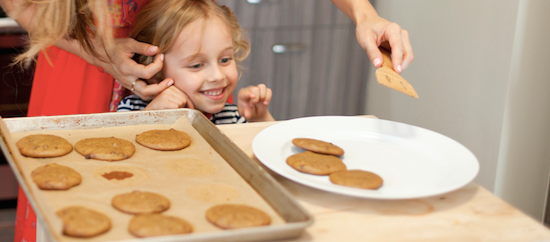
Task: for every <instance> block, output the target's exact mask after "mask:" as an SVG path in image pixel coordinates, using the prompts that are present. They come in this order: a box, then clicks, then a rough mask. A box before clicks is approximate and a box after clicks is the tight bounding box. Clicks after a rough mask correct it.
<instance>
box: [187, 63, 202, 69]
mask: <svg viewBox="0 0 550 242" xmlns="http://www.w3.org/2000/svg"><path fill="white" fill-rule="evenodd" d="M201 67H202V64H195V65H191V66H189V68H191V69H199V68H201Z"/></svg>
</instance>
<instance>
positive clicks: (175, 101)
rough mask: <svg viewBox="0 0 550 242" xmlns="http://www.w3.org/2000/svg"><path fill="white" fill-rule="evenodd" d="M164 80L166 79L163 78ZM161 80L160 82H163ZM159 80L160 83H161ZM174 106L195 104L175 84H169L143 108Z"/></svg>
mask: <svg viewBox="0 0 550 242" xmlns="http://www.w3.org/2000/svg"><path fill="white" fill-rule="evenodd" d="M164 81H166V80H164ZM164 81H162V82H164ZM162 82H161V83H162ZM174 108H193V109H194V108H195V105H194V104H193V102H192V101H191V99H189V97H187V95H185V93H183V92H182V91H181V90H180V89H178V88H177V87H175V86H170V87H168V88H167V89H165V90H164V91H163V92H161V93H160V94H159V95H158V96H157V97H155V99H153V101H151V103H149V105H147V107H145V109H144V110H160V109H174Z"/></svg>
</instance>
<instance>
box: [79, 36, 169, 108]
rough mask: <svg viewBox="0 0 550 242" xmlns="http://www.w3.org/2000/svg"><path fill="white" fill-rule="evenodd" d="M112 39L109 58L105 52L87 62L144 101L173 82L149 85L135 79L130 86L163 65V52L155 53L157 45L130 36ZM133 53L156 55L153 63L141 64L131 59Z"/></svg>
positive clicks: (154, 72)
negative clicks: (109, 75)
mask: <svg viewBox="0 0 550 242" xmlns="http://www.w3.org/2000/svg"><path fill="white" fill-rule="evenodd" d="M114 41H115V45H114V48H113V49H112V50H111V51H109V56H110V58H111V59H109V58H108V57H107V55H106V54H105V55H104V56H103V60H98V59H97V58H95V59H94V61H89V62H90V63H92V64H95V65H96V66H98V67H100V68H102V69H103V70H104V71H105V72H107V73H109V74H111V75H112V76H113V77H114V78H115V79H116V80H117V81H118V82H120V84H122V86H123V87H125V88H127V89H129V90H131V89H132V88H133V89H134V90H133V92H134V93H135V94H136V95H137V96H139V97H140V98H141V99H143V100H145V101H149V100H152V99H153V98H154V97H156V96H157V95H159V94H160V93H161V92H162V91H164V90H165V89H167V88H168V87H170V85H171V84H173V81H172V83H169V81H167V80H164V81H162V82H160V83H158V84H151V85H147V84H146V83H145V82H143V81H137V82H136V83H135V85H134V86H132V83H133V82H134V81H135V80H137V79H144V80H148V79H150V78H151V77H153V75H155V74H156V73H157V72H159V71H160V70H161V69H162V66H163V63H162V62H163V60H164V54H157V52H158V47H156V46H153V45H150V44H147V43H142V42H139V41H137V40H134V39H132V38H117V39H115V40H114ZM103 53H105V52H103ZM135 54H141V55H146V56H153V55H157V56H156V57H155V60H154V62H153V63H151V64H149V65H142V64H138V63H137V62H135V61H134V60H133V59H132V57H133V56H134V55H135Z"/></svg>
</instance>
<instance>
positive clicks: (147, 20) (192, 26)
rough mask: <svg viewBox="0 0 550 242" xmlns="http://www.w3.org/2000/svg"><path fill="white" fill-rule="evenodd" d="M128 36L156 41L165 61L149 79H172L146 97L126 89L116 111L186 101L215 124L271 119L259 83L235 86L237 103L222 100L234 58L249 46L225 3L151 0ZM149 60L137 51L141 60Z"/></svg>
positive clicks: (231, 82) (229, 89)
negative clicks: (147, 99)
mask: <svg viewBox="0 0 550 242" xmlns="http://www.w3.org/2000/svg"><path fill="white" fill-rule="evenodd" d="M130 37H133V38H135V39H136V40H138V41H141V42H145V43H150V44H152V45H155V46H158V47H159V53H164V66H163V69H162V71H161V72H159V73H158V74H157V75H156V76H154V77H153V80H164V81H166V80H170V81H169V83H171V82H173V83H174V85H172V86H170V87H169V88H167V89H166V90H164V91H163V92H162V93H161V94H160V95H158V96H157V97H155V98H154V99H153V100H152V101H150V102H147V101H143V100H141V99H140V98H139V97H138V96H136V95H130V96H128V97H126V98H125V99H123V100H122V102H121V103H120V105H119V107H118V111H131V110H154V109H170V108H183V107H186V108H194V109H198V110H200V111H202V112H203V113H205V115H207V116H209V118H210V119H211V120H212V121H213V122H214V123H215V124H226V123H242V122H244V121H245V119H246V120H248V121H273V120H274V119H273V117H272V116H271V114H270V113H269V111H268V110H267V106H268V105H269V102H270V100H271V96H272V93H271V89H269V88H267V87H266V86H265V85H263V84H260V85H258V86H249V87H246V88H243V89H241V90H239V93H238V96H237V98H238V106H235V105H233V104H228V103H227V100H228V98H229V97H230V95H231V94H232V93H233V90H234V89H235V86H236V85H237V81H238V79H239V66H238V63H239V62H240V61H242V60H244V59H245V58H246V57H247V55H248V53H249V52H250V45H249V43H248V41H247V40H245V39H244V36H243V35H242V29H241V28H240V26H239V24H238V22H237V18H236V17H235V15H234V13H233V12H232V11H231V10H230V9H229V8H227V7H224V6H219V5H217V4H216V3H214V2H213V1H211V0H185V1H182V0H151V1H150V2H149V3H148V4H147V5H146V6H145V7H144V8H143V9H142V10H141V12H140V13H139V15H138V17H137V21H136V24H135V26H133V29H132V31H131V32H130ZM153 61H154V57H149V56H140V57H138V62H140V63H142V64H145V65H147V64H149V63H152V62H153ZM169 85H170V84H169ZM239 114H242V116H244V118H243V117H241V116H240V115H239Z"/></svg>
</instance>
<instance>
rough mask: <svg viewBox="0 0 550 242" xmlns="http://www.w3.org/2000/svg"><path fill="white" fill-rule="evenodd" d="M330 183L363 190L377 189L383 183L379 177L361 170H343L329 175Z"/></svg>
mask: <svg viewBox="0 0 550 242" xmlns="http://www.w3.org/2000/svg"><path fill="white" fill-rule="evenodd" d="M329 178H330V181H331V182H332V183H334V184H338V185H343V186H348V187H357V188H363V189H378V188H380V187H381V186H382V184H383V183H384V180H382V178H381V177H380V176H379V175H376V174H374V173H372V172H368V171H362V170H345V171H338V172H334V173H331V174H330V175H329Z"/></svg>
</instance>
